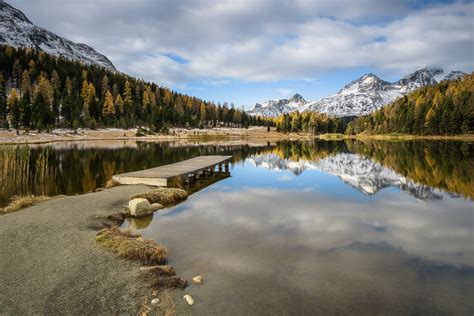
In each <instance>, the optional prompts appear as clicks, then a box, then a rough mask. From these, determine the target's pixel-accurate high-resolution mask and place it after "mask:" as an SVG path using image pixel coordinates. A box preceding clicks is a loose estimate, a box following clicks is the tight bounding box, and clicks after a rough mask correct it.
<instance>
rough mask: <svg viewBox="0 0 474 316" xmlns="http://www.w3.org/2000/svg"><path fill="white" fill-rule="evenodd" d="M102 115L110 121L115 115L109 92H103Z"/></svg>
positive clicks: (112, 100)
mask: <svg viewBox="0 0 474 316" xmlns="http://www.w3.org/2000/svg"><path fill="white" fill-rule="evenodd" d="M102 114H103V115H104V116H105V117H106V119H110V118H112V117H113V116H114V115H115V107H114V99H113V97H112V93H110V91H109V90H107V91H106V92H105V100H104V108H103V109H102Z"/></svg>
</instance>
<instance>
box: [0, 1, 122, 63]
mask: <svg viewBox="0 0 474 316" xmlns="http://www.w3.org/2000/svg"><path fill="white" fill-rule="evenodd" d="M0 45H9V46H13V47H32V48H36V49H39V50H42V51H45V52H46V53H48V54H51V55H54V56H61V57H64V58H69V59H73V60H79V61H82V62H84V63H86V64H95V65H99V66H102V67H105V68H108V69H110V70H114V71H115V70H116V69H115V67H114V65H113V64H112V62H111V61H110V60H109V59H108V58H107V57H106V56H104V55H102V54H99V53H98V52H96V51H95V50H94V49H93V48H92V47H90V46H87V45H86V44H80V43H79V44H78V43H74V42H72V41H70V40H68V39H65V38H62V37H60V36H58V35H56V34H54V33H51V32H49V31H48V30H45V29H43V28H41V27H38V26H36V25H34V24H33V23H31V21H30V20H28V18H27V17H26V16H25V15H24V14H23V13H22V12H21V11H19V10H17V9H15V8H13V7H12V6H10V5H9V4H7V3H5V2H0Z"/></svg>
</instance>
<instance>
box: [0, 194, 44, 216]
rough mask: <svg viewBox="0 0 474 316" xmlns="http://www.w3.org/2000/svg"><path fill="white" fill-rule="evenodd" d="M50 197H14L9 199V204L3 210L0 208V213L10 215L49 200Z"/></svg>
mask: <svg viewBox="0 0 474 316" xmlns="http://www.w3.org/2000/svg"><path fill="white" fill-rule="evenodd" d="M51 198H52V197H50V196H44V195H39V196H36V195H26V196H14V197H12V198H11V199H10V204H8V205H7V206H6V207H4V208H0V213H12V212H16V211H19V210H21V209H23V208H26V207H29V206H32V205H35V204H37V203H40V202H44V201H47V200H50V199H51Z"/></svg>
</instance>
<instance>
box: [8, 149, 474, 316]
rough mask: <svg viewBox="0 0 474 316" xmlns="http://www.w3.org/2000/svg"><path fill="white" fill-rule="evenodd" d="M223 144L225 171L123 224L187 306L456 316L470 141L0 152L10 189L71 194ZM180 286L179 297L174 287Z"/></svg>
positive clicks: (465, 265) (471, 255) (467, 239)
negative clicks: (164, 269)
mask: <svg viewBox="0 0 474 316" xmlns="http://www.w3.org/2000/svg"><path fill="white" fill-rule="evenodd" d="M208 154H231V155H233V156H234V159H233V162H232V166H231V170H230V171H231V176H230V177H226V178H223V179H222V180H220V181H217V182H215V183H213V184H212V185H209V186H205V185H207V183H206V182H205V181H204V182H202V184H203V185H202V187H199V188H198V189H197V190H194V191H197V192H195V193H193V194H192V195H190V197H189V198H188V200H187V201H185V202H184V203H182V204H179V205H177V206H175V207H172V208H169V209H166V210H164V211H161V212H157V213H155V214H154V216H153V217H149V218H145V219H140V220H129V221H126V222H125V223H124V225H123V226H124V227H129V228H130V229H133V230H139V231H140V232H141V233H142V234H143V235H144V237H146V238H150V239H156V240H157V241H158V242H160V243H162V244H164V245H166V246H167V247H168V249H169V256H170V258H171V264H173V265H174V266H175V268H176V270H177V272H178V274H179V275H180V276H182V277H185V278H186V279H188V280H189V279H190V278H191V277H193V276H195V275H198V274H201V275H203V276H204V285H201V286H196V285H190V286H189V287H188V288H187V289H186V293H190V294H191V295H192V296H193V297H194V298H195V300H196V305H195V306H193V312H195V313H198V314H207V315H209V314H255V313H259V314H336V313H339V314H341V313H342V314H349V313H350V314H407V313H410V314H466V315H472V313H473V312H474V303H473V302H472V293H474V247H473V246H472V245H473V242H474V238H473V237H474V236H473V225H474V223H473V222H474V203H473V199H474V144H473V143H469V142H450V141H404V142H380V141H379V142H376V141H370V142H358V141H316V140H315V141H308V142H278V143H267V144H254V145H239V144H230V143H229V144H223V145H221V144H209V143H188V144H185V145H183V144H180V143H176V142H167V143H148V142H130V141H125V142H124V141H121V142H110V141H109V142H82V143H81V142H79V143H58V144H51V145H42V146H30V147H28V148H25V147H23V146H15V147H11V146H4V147H2V148H1V149H0V159H1V167H2V170H1V173H0V180H1V183H2V192H1V196H0V202H1V203H2V204H3V205H5V204H6V203H7V202H8V200H9V198H10V197H11V196H13V195H16V194H28V193H33V194H47V195H56V194H68V195H72V194H81V193H85V192H90V191H94V190H96V189H97V188H99V187H103V186H104V184H105V183H106V181H107V180H108V179H110V178H111V176H112V175H113V174H115V173H122V172H127V171H133V170H139V169H144V168H150V167H154V166H158V165H163V164H167V163H171V162H175V161H180V160H184V159H187V158H191V157H194V156H198V155H208ZM178 294H179V295H181V296H182V294H181V293H178Z"/></svg>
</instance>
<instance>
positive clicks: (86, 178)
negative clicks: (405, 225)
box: [0, 141, 474, 206]
mask: <svg viewBox="0 0 474 316" xmlns="http://www.w3.org/2000/svg"><path fill="white" fill-rule="evenodd" d="M213 154H222V155H224V154H230V155H233V157H234V164H241V163H244V161H245V159H246V158H249V157H253V159H254V161H255V163H259V164H260V165H262V166H263V165H265V164H268V166H269V167H271V168H289V169H291V170H292V171H293V172H294V173H296V174H299V173H301V172H303V171H304V170H305V169H312V168H319V170H324V169H325V168H326V169H327V171H328V172H331V173H333V174H335V175H338V176H339V177H340V179H342V180H343V181H344V182H345V183H347V184H348V185H350V186H354V187H357V188H358V189H359V190H360V192H362V193H364V194H375V193H377V192H379V191H380V189H382V188H385V187H397V188H399V189H402V190H405V191H407V192H411V194H413V195H415V196H417V197H418V198H420V199H437V198H439V197H440V195H439V194H438V192H436V190H433V189H439V190H443V191H446V192H450V193H452V194H453V196H457V195H459V196H462V197H465V198H470V199H474V159H473V157H474V145H473V144H472V143H469V142H447V141H407V142H399V143H393V142H356V141H346V142H344V141H311V142H278V143H274V144H270V143H268V144H265V145H262V144H254V145H239V144H237V145H235V144H206V143H195V144H189V143H187V144H182V143H179V142H165V143H144V142H131V141H107V142H103V141H94V142H76V143H58V144H50V145H41V146H38V145H37V146H29V147H28V146H0V183H1V185H2V191H1V192H0V206H2V205H5V204H6V203H7V202H8V200H9V198H10V197H11V196H13V195H25V194H37V195H39V194H45V195H57V194H66V195H73V194H82V193H86V192H91V191H94V190H96V189H97V188H99V187H103V186H104V185H105V183H106V181H107V180H109V179H110V178H111V177H112V175H113V174H116V173H124V172H129V171H135V170H140V169H146V168H151V167H156V166H159V165H163V164H168V163H172V162H176V161H180V160H184V159H188V158H192V157H195V156H198V155H213ZM260 154H264V156H258V155H260ZM265 155H266V156H265ZM325 158H327V159H326V160H323V161H321V159H325ZM265 159H266V160H268V161H266V162H265V161H263V160H265ZM278 159H280V160H279V161H277V160H278ZM279 164H281V166H280V165H279ZM323 164H324V165H323ZM331 168H332V169H331ZM333 169H334V170H333Z"/></svg>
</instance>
